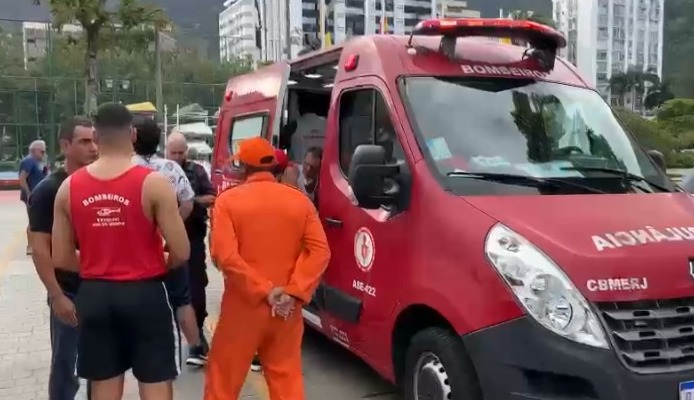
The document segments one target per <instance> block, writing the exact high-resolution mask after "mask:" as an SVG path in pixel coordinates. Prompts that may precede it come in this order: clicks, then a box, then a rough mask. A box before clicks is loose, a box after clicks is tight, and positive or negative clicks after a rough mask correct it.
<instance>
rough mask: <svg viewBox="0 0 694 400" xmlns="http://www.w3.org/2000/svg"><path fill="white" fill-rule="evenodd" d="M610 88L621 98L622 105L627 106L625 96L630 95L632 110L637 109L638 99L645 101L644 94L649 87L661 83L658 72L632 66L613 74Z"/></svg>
mask: <svg viewBox="0 0 694 400" xmlns="http://www.w3.org/2000/svg"><path fill="white" fill-rule="evenodd" d="M609 84H610V90H611V91H612V93H614V94H616V95H617V96H618V97H619V98H620V106H622V107H624V106H626V103H627V102H625V98H626V96H627V95H628V98H629V102H628V103H630V104H629V106H630V108H631V110H632V111H633V110H636V108H637V107H636V103H637V101H636V100H637V99H641V104H643V103H644V100H645V99H644V97H643V96H644V94H645V93H646V90H647V88H648V87H657V86H659V85H660V84H661V82H660V78H659V77H658V75H657V74H655V73H653V72H651V71H644V70H643V67H639V66H632V67H630V68H629V69H628V70H627V71H626V72H623V73H616V74H613V75H612V77H611V78H610V83H609Z"/></svg>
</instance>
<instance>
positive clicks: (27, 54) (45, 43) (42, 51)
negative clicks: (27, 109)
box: [22, 22, 176, 69]
mask: <svg viewBox="0 0 694 400" xmlns="http://www.w3.org/2000/svg"><path fill="white" fill-rule="evenodd" d="M52 35H62V36H72V37H75V38H78V37H79V36H81V35H82V26H80V25H77V24H66V25H63V26H62V28H61V32H60V33H58V32H57V31H56V30H55V29H54V28H53V27H52V26H51V24H50V23H47V22H22V43H23V47H24V69H28V68H29V67H30V66H31V65H32V64H33V63H35V62H36V61H37V60H38V59H40V58H42V57H44V56H45V55H46V53H47V52H48V49H49V48H50V40H51V37H52ZM159 40H160V43H161V48H162V51H171V50H173V49H175V48H176V39H174V38H173V37H171V36H169V35H167V34H166V33H161V34H160V35H159Z"/></svg>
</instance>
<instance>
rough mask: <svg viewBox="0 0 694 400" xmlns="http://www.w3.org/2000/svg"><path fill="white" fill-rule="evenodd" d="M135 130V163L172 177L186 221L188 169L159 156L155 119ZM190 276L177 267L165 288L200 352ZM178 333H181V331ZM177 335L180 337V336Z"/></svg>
mask: <svg viewBox="0 0 694 400" xmlns="http://www.w3.org/2000/svg"><path fill="white" fill-rule="evenodd" d="M135 129H136V130H137V139H136V140H135V144H134V148H135V155H134V156H133V159H132V160H133V163H135V164H138V165H142V166H144V167H147V168H150V169H152V170H154V171H157V172H158V173H160V174H162V175H164V176H165V177H166V178H167V179H168V180H169V183H171V185H172V186H173V187H174V189H175V190H176V197H177V198H178V207H179V213H180V214H181V218H183V220H184V221H185V220H186V219H187V218H188V216H189V215H190V213H191V212H192V211H193V201H194V199H195V192H194V191H193V187H192V186H191V184H190V181H189V180H188V177H186V173H185V171H183V168H181V166H180V165H179V164H178V163H177V162H175V161H173V160H167V159H165V158H162V157H159V156H158V155H157V149H158V148H159V142H160V141H161V129H160V128H159V126H158V125H157V123H156V121H154V120H152V119H143V120H142V121H139V122H138V123H136V124H135ZM189 279H190V278H189V267H188V265H185V266H183V267H181V268H175V269H173V270H172V271H171V272H170V273H169V276H168V277H167V279H166V289H167V290H168V292H169V301H170V302H171V306H172V307H173V308H174V310H176V322H177V323H178V324H179V326H180V329H181V331H183V335H184V336H185V337H186V342H188V345H189V346H190V347H191V348H193V349H194V350H195V351H199V350H201V347H204V346H203V342H202V339H201V337H200V331H199V330H198V327H197V319H196V317H195V310H194V309H193V306H192V298H191V294H190V281H189ZM175 333H176V334H178V332H175ZM176 336H177V338H178V335H176ZM176 345H177V352H178V354H177V357H176V358H177V360H179V363H180V360H182V358H183V357H182V346H181V343H180V340H177V343H176Z"/></svg>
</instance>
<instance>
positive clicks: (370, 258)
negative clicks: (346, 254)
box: [354, 228, 376, 272]
mask: <svg viewBox="0 0 694 400" xmlns="http://www.w3.org/2000/svg"><path fill="white" fill-rule="evenodd" d="M354 258H355V259H356V260H357V266H358V267H359V269H361V270H362V271H364V272H368V271H369V270H370V269H371V267H372V266H373V263H374V259H375V258H376V246H375V244H374V237H373V235H372V234H371V232H370V231H369V230H368V229H366V228H360V229H359V230H358V231H357V233H356V235H354Z"/></svg>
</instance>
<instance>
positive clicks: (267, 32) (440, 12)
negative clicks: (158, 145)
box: [219, 0, 480, 61]
mask: <svg viewBox="0 0 694 400" xmlns="http://www.w3.org/2000/svg"><path fill="white" fill-rule="evenodd" d="M241 2H251V3H250V4H253V2H254V0H237V3H231V0H227V3H225V10H224V11H223V12H222V13H221V14H220V17H219V22H220V49H222V46H223V44H222V43H223V40H224V39H223V37H224V36H226V35H233V33H229V32H228V30H224V28H223V27H222V25H223V23H224V21H228V20H230V19H231V15H232V14H235V13H239V12H241V11H240V10H239V9H235V10H236V11H232V8H233V7H234V5H235V4H238V3H241ZM320 4H321V1H320V0H257V7H258V9H259V10H260V15H261V17H263V18H261V21H263V22H264V26H263V27H262V29H261V30H260V31H261V36H262V37H261V40H260V43H261V47H262V50H261V52H260V54H259V56H260V59H262V60H270V61H276V60H281V59H284V58H286V53H287V49H286V46H287V40H286V38H287V36H289V38H290V39H291V40H290V42H291V57H296V56H297V54H298V53H299V51H301V49H303V48H304V47H305V46H307V45H309V44H310V43H312V42H315V41H317V40H319V36H320V24H319V19H320V17H319V15H320ZM324 4H325V8H324V10H325V17H326V18H325V19H326V22H325V32H326V34H328V35H329V36H330V38H331V41H332V43H333V44H336V43H341V42H343V41H345V40H347V39H349V38H350V37H352V36H356V35H364V34H375V33H380V31H381V17H382V15H383V12H382V11H381V10H382V9H383V8H385V17H386V21H387V23H386V28H387V30H388V33H394V34H407V33H409V32H410V31H411V30H412V28H413V27H414V26H415V25H416V24H417V23H418V22H419V21H421V20H422V19H427V18H431V17H432V16H438V17H442V16H446V17H453V18H456V17H457V18H460V17H479V16H480V13H479V12H478V11H473V10H469V9H467V2H466V1H463V0H324ZM254 23H255V24H257V20H256V21H255V22H254ZM254 26H257V25H254ZM225 28H227V29H228V27H227V26H226V25H225ZM288 28H289V29H288ZM221 53H222V54H227V53H224V51H222V52H221ZM222 57H223V58H224V56H222Z"/></svg>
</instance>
